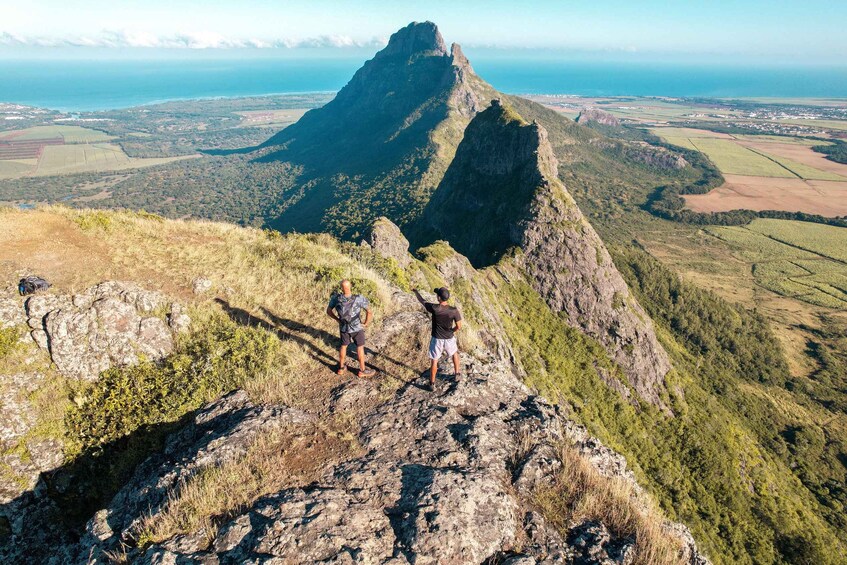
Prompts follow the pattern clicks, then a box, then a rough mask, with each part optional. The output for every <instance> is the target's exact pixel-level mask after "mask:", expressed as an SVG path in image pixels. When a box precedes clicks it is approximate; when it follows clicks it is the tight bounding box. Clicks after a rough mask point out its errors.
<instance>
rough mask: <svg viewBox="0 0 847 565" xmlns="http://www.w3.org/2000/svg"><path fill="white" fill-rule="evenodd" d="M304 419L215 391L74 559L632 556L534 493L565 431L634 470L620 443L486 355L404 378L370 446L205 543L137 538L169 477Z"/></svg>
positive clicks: (377, 412)
mask: <svg viewBox="0 0 847 565" xmlns="http://www.w3.org/2000/svg"><path fill="white" fill-rule="evenodd" d="M346 386H347V387H348V388H362V387H368V386H369V385H368V384H367V383H364V384H363V383H361V382H354V383H350V384H348V385H346ZM335 409H338V408H335ZM307 419H308V416H306V415H304V414H302V413H298V412H297V411H293V410H291V409H288V408H269V407H264V408H263V407H255V406H252V405H250V404H249V402H247V401H246V399H245V398H244V396H243V393H234V394H232V395H230V396H229V397H226V398H224V399H222V400H221V401H219V402H217V403H214V404H212V405H211V406H210V407H208V408H207V409H205V410H204V411H202V412H201V413H200V414H199V415H198V416H197V418H195V422H194V423H193V424H192V426H190V427H189V428H188V429H187V430H185V431H183V432H181V433H180V434H178V435H176V436H174V437H172V438H171V439H170V440H169V441H168V447H167V448H166V450H165V453H164V454H163V455H162V456H154V457H153V458H152V459H151V460H149V461H148V462H147V463H145V464H144V465H142V467H141V468H139V470H138V471H137V472H136V475H135V478H134V479H133V480H132V482H131V483H130V484H129V485H127V486H126V487H125V488H124V489H123V490H122V491H121V492H120V493H119V494H118V496H116V497H115V499H114V500H113V501H112V503H111V504H110V505H109V507H108V508H107V509H105V510H104V511H102V512H100V513H98V515H97V516H96V517H95V518H94V519H93V520H92V521H91V522H90V523H89V525H88V533H87V535H86V537H85V538H84V539H83V540H82V542H81V543H80V544H79V546H78V547H77V548H76V550H75V551H76V552H77V553H76V554H77V560H78V561H79V562H83V560H87V559H90V558H91V557H92V556H93V562H97V563H99V562H104V561H103V560H104V557H105V555H106V554H105V553H104V552H105V551H108V550H109V549H110V548H113V547H116V546H117V545H119V544H120V542H124V543H127V544H128V546H127V547H129V557H130V559H135V560H137V562H140V563H150V564H153V563H180V562H206V563H245V562H258V561H265V560H279V561H280V562H288V561H290V560H293V559H294V560H296V561H297V562H299V563H319V562H320V563H324V562H356V563H385V564H388V563H394V564H401V563H482V562H509V563H555V562H575V561H576V562H581V563H627V562H628V561H627V556H628V555H631V553H632V548H633V544H634V543H635V542H634V540H633V539H629V538H621V537H618V536H615V535H613V534H611V533H610V532H609V530H608V528H607V527H606V526H605V525H604V524H602V523H599V522H596V521H587V522H580V523H576V524H573V525H572V526H571V527H570V528H569V529H568V531H567V532H559V531H557V530H556V529H554V528H553V527H552V526H551V525H550V524H549V523H548V522H547V521H546V520H545V518H544V517H543V516H542V515H541V514H539V513H538V512H535V511H533V510H532V509H531V508H529V507H528V506H527V504H528V501H529V500H531V497H532V493H533V492H534V489H536V488H538V487H539V486H543V485H544V484H548V483H549V482H550V481H551V479H552V478H553V477H554V476H555V475H556V474H557V472H558V470H559V469H560V467H561V462H560V461H559V460H558V458H557V448H558V446H559V445H561V444H562V442H567V443H570V444H571V445H572V446H573V448H574V449H577V450H579V451H580V453H584V454H585V456H586V457H588V458H589V460H590V461H591V462H592V464H595V465H596V466H597V468H598V469H602V471H601V472H603V473H607V474H608V475H609V476H616V477H622V478H623V479H624V480H632V479H631V474H630V473H628V471H627V470H626V463H625V461H623V460H622V458H621V457H620V456H619V455H617V454H615V453H614V452H612V451H611V450H608V449H607V448H605V447H604V446H602V444H599V442H596V440H594V441H591V440H589V439H587V438H586V437H584V435H587V434H585V431H584V429H582V428H580V427H578V426H575V425H573V424H572V423H568V422H567V421H566V420H564V419H563V418H562V417H561V416H560V414H559V413H558V412H557V410H556V409H555V408H554V407H553V406H551V405H550V404H549V403H547V402H546V401H545V400H544V399H542V398H540V397H538V396H535V395H534V394H532V392H531V391H530V390H529V389H527V388H526V387H525V386H524V385H523V384H522V383H521V382H520V380H519V379H517V378H516V377H514V376H513V375H511V372H510V370H509V368H508V366H507V365H505V364H503V363H501V362H497V361H490V360H489V361H484V360H481V361H478V363H477V369H476V371H475V372H473V373H472V374H471V375H468V376H467V377H465V378H462V379H460V380H458V381H456V380H453V379H447V380H445V381H440V382H439V384H438V388H437V390H436V392H435V393H430V392H427V391H425V390H424V389H423V387H422V386H421V385H420V384H419V382H412V383H408V384H407V385H405V386H404V387H403V388H401V389H400V390H399V391H398V393H397V394H396V396H395V397H394V398H392V399H390V400H388V401H387V402H385V403H383V404H381V405H378V406H377V407H376V408H375V409H373V410H372V411H371V412H369V413H368V414H366V415H365V416H364V419H363V421H362V426H361V431H360V433H359V437H358V439H359V442H360V444H361V448H362V449H361V451H362V452H363V453H364V455H362V456H361V457H357V458H355V459H352V460H350V461H346V462H343V463H340V464H337V465H334V466H332V467H331V468H328V469H327V470H326V472H325V473H324V475H323V478H322V479H320V480H319V481H317V482H316V483H314V484H311V485H309V486H306V487H294V488H288V489H284V490H282V491H279V492H274V493H270V494H268V495H267V496H264V497H262V498H260V499H259V500H257V501H256V502H255V503H253V504H252V505H251V506H250V507H249V508H247V509H245V510H243V511H242V512H240V513H238V514H237V515H235V516H233V517H231V518H230V519H227V520H226V521H225V522H224V523H223V524H221V526H220V528H219V529H218V530H217V534H216V535H215V536H214V539H213V540H212V541H211V543H210V544H209V543H208V542H207V541H206V538H205V536H203V535H180V536H177V537H175V538H173V539H171V540H167V541H166V542H163V543H160V544H157V545H153V546H151V547H149V548H146V550H145V551H144V552H143V553H140V552H139V551H138V550H134V549H132V544H133V543H134V539H135V538H134V533H135V532H136V531H137V528H138V524H139V523H140V521H139V520H140V519H141V517H142V516H143V515H145V514H146V513H150V514H155V513H156V512H158V511H159V510H160V509H161V508H162V504H163V501H164V500H166V497H167V493H168V491H169V490H172V489H173V492H176V493H178V491H179V488H180V486H181V485H183V484H185V483H184V481H186V480H189V479H190V477H191V476H194V475H196V473H197V472H199V471H200V470H201V469H203V468H205V467H206V466H208V465H219V464H221V462H222V461H225V460H226V461H231V460H233V458H234V457H238V456H239V454H243V453H244V450H245V449H246V446H247V445H249V441H250V438H253V437H256V435H257V434H261V433H267V430H268V429H270V428H272V427H274V426H281V425H289V424H299V423H302V422H304V421H306V420H307ZM669 535H671V534H669ZM519 540H520V541H519ZM689 549H694V551H695V552H696V548H689ZM695 555H698V556H699V554H696V553H695ZM687 561H689V562H691V563H695V562H696V561H694V560H691V559H687Z"/></svg>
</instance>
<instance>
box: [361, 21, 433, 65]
mask: <svg viewBox="0 0 847 565" xmlns="http://www.w3.org/2000/svg"><path fill="white" fill-rule="evenodd" d="M419 54H427V55H440V56H447V55H448V54H449V53H448V51H447V47H446V45H445V43H444V38H443V37H441V32H440V31H438V26H437V25H435V24H434V23H432V22H430V21H426V22H412V23H410V24H409V25H407V26H406V27H404V28H401V29H399V30H397V31H396V32H394V33H393V34H391V37H390V38H389V40H388V45H386V46H385V48H384V49H383V50H382V51H380V52H379V53H377V57H393V56H397V55H403V56H405V57H412V56H415V55H419Z"/></svg>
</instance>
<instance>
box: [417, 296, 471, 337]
mask: <svg viewBox="0 0 847 565" xmlns="http://www.w3.org/2000/svg"><path fill="white" fill-rule="evenodd" d="M424 308H426V311H427V312H429V313H430V314H432V337H434V338H437V339H450V338H452V337H453V322H454V321H456V322H458V321H461V319H462V313H461V312H459V309H458V308H454V307H452V306H442V305H441V304H433V303H431V302H427V303H426V304H424Z"/></svg>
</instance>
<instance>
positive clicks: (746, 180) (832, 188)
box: [683, 175, 847, 217]
mask: <svg viewBox="0 0 847 565" xmlns="http://www.w3.org/2000/svg"><path fill="white" fill-rule="evenodd" d="M724 180H725V181H726V182H725V183H724V184H722V185H721V186H719V187H718V188H715V189H713V190H711V191H709V192H708V193H706V194H684V195H683V198H684V199H685V203H686V205H687V207H688V208H689V209H691V210H694V211H695V212H728V211H730V210H756V211H761V210H782V211H784V212H798V211H799V212H806V213H807V214H819V215H821V216H825V217H838V216H845V215H847V182H834V181H825V180H803V179H798V178H796V177H795V178H769V177H751V176H744V175H724Z"/></svg>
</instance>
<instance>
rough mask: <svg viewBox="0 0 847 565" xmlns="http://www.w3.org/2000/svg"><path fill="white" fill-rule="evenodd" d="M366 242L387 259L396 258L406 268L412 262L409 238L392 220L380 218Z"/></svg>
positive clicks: (374, 224)
mask: <svg viewBox="0 0 847 565" xmlns="http://www.w3.org/2000/svg"><path fill="white" fill-rule="evenodd" d="M366 243H368V245H370V247H371V249H373V250H374V251H375V252H377V253H379V254H380V255H382V256H383V257H385V258H386V259H394V260H395V261H397V264H398V265H400V266H401V267H403V268H404V269H405V268H406V267H408V266H409V265H410V264H411V262H412V256H411V255H409V240H408V239H406V237H405V236H404V235H403V232H401V231H400V228H398V227H397V226H396V225H395V224H394V223H393V222H392V221H391V220H389V219H388V218H385V217H382V218H378V219H377V220H376V221H375V222H374V223H373V225H372V226H371V230H370V233H369V234H368V238H367V240H366Z"/></svg>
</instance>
